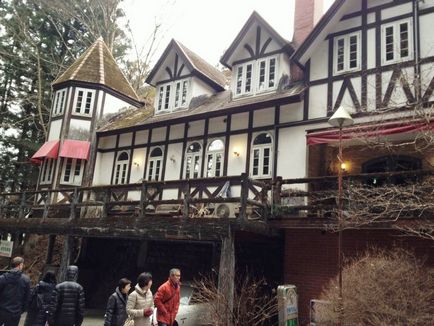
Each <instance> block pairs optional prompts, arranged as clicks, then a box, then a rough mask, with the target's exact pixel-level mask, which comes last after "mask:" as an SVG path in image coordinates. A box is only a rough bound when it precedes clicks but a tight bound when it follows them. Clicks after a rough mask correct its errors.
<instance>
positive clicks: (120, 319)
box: [104, 278, 131, 326]
mask: <svg viewBox="0 0 434 326" xmlns="http://www.w3.org/2000/svg"><path fill="white" fill-rule="evenodd" d="M130 289H131V281H130V280H129V279H127V278H121V279H120V280H119V285H118V287H117V288H116V290H115V292H114V293H113V294H112V295H111V296H110V297H109V299H108V302H107V309H106V312H105V315H104V326H123V325H124V323H125V320H126V319H127V317H128V315H127V300H128V293H129V292H130Z"/></svg>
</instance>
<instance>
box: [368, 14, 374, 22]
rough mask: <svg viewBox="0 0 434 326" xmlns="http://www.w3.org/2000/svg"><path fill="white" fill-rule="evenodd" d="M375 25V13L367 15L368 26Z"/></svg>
mask: <svg viewBox="0 0 434 326" xmlns="http://www.w3.org/2000/svg"><path fill="white" fill-rule="evenodd" d="M372 23H375V13H372V12H371V13H370V14H368V24H372Z"/></svg>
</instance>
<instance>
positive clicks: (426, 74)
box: [420, 63, 434, 101]
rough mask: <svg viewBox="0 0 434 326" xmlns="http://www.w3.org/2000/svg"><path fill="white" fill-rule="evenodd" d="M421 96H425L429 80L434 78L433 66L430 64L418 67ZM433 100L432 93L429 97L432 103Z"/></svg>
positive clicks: (433, 95)
mask: <svg viewBox="0 0 434 326" xmlns="http://www.w3.org/2000/svg"><path fill="white" fill-rule="evenodd" d="M420 75H421V84H422V94H425V92H426V90H427V88H428V86H429V84H430V83H431V80H432V79H433V78H434V66H433V65H432V64H431V63H428V64H424V65H421V67H420ZM433 99H434V92H433V94H432V95H431V97H430V100H431V101H432V100H433Z"/></svg>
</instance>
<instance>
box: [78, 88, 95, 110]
mask: <svg viewBox="0 0 434 326" xmlns="http://www.w3.org/2000/svg"><path fill="white" fill-rule="evenodd" d="M94 100H95V91H94V90H89V89H83V88H78V89H77V91H76V96H75V101H74V109H73V112H74V114H79V115H92V109H93V103H94Z"/></svg>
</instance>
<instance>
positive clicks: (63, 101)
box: [58, 91, 66, 113]
mask: <svg viewBox="0 0 434 326" xmlns="http://www.w3.org/2000/svg"><path fill="white" fill-rule="evenodd" d="M65 94H66V91H63V92H62V99H61V100H60V106H59V110H58V113H62V112H63V106H64V104H65Z"/></svg>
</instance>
